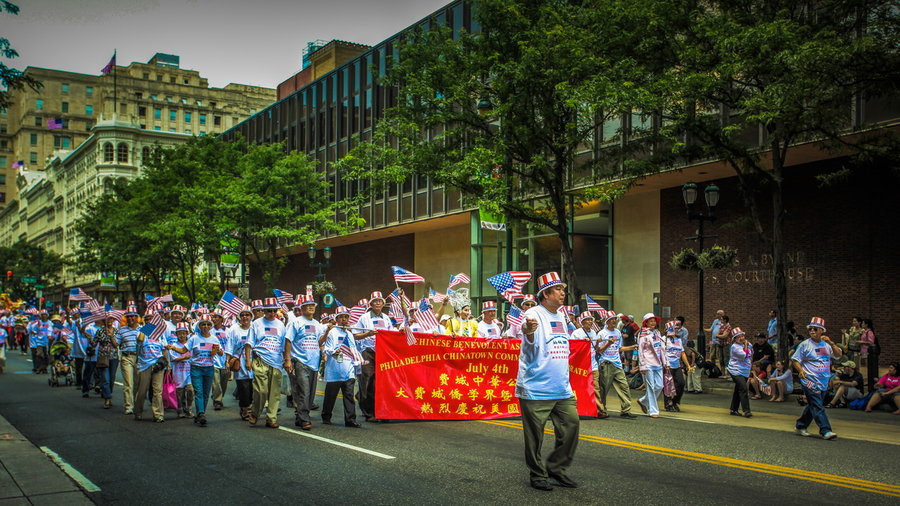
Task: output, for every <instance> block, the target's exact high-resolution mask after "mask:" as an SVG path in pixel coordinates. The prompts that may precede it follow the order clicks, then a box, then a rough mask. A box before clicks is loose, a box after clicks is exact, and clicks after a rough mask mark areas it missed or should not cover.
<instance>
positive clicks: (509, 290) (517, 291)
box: [487, 271, 531, 302]
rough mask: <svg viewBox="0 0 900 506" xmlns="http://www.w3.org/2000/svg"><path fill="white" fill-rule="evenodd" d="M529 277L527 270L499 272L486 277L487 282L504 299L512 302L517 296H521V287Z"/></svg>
mask: <svg viewBox="0 0 900 506" xmlns="http://www.w3.org/2000/svg"><path fill="white" fill-rule="evenodd" d="M529 279H531V273H530V272H528V271H510V272H501V273H500V274H497V275H496V276H491V277H489V278H488V280H487V281H488V283H490V284H491V286H493V287H494V288H495V289H496V290H497V292H498V293H499V294H500V295H502V296H503V297H504V298H505V299H506V300H508V301H510V302H513V301H514V300H515V299H516V298H517V296H518V297H522V287H523V286H525V283H527V282H528V280H529Z"/></svg>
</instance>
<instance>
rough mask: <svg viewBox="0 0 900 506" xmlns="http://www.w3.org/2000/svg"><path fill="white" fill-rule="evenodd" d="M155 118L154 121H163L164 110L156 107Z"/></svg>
mask: <svg viewBox="0 0 900 506" xmlns="http://www.w3.org/2000/svg"><path fill="white" fill-rule="evenodd" d="M153 118H154V119H161V118H162V109H161V108H159V107H154V108H153Z"/></svg>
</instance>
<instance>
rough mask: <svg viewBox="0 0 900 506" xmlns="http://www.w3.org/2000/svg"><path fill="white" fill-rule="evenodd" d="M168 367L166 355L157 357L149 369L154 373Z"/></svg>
mask: <svg viewBox="0 0 900 506" xmlns="http://www.w3.org/2000/svg"><path fill="white" fill-rule="evenodd" d="M167 367H169V362H168V361H167V360H166V357H159V359H158V360H157V361H156V363H155V364H153V367H152V368H151V369H150V372H151V373H156V372H160V371H165V370H166V368H167Z"/></svg>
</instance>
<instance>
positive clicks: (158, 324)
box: [140, 313, 166, 341]
mask: <svg viewBox="0 0 900 506" xmlns="http://www.w3.org/2000/svg"><path fill="white" fill-rule="evenodd" d="M165 331H166V321H165V319H163V317H162V315H161V314H159V313H155V314H154V315H153V318H150V321H149V322H147V323H145V324H144V326H143V327H141V328H140V332H141V333H142V334H144V335H145V336H147V339H150V340H151V341H158V340H159V338H160V337H162V335H163V334H164V333H165Z"/></svg>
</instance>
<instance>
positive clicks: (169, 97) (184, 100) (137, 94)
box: [134, 91, 217, 109]
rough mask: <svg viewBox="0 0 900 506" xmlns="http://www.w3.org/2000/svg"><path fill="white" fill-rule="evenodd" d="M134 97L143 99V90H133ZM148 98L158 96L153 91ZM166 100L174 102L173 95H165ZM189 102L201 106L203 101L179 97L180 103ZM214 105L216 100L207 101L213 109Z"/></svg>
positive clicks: (156, 97)
mask: <svg viewBox="0 0 900 506" xmlns="http://www.w3.org/2000/svg"><path fill="white" fill-rule="evenodd" d="M134 99H135V100H143V99H144V93H143V92H140V91H136V92H134ZM150 100H153V101H154V102H155V101H157V100H159V96H158V95H156V94H155V93H154V94H151V95H150ZM166 102H171V103H174V102H175V97H173V96H172V95H166ZM189 102H194V103H195V104H197V107H203V101H202V100H193V99H188V98H184V97H181V104H182V105H188V103H189ZM216 105H217V104H216V102H210V103H209V106H210V107H211V108H213V109H215V108H216Z"/></svg>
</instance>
